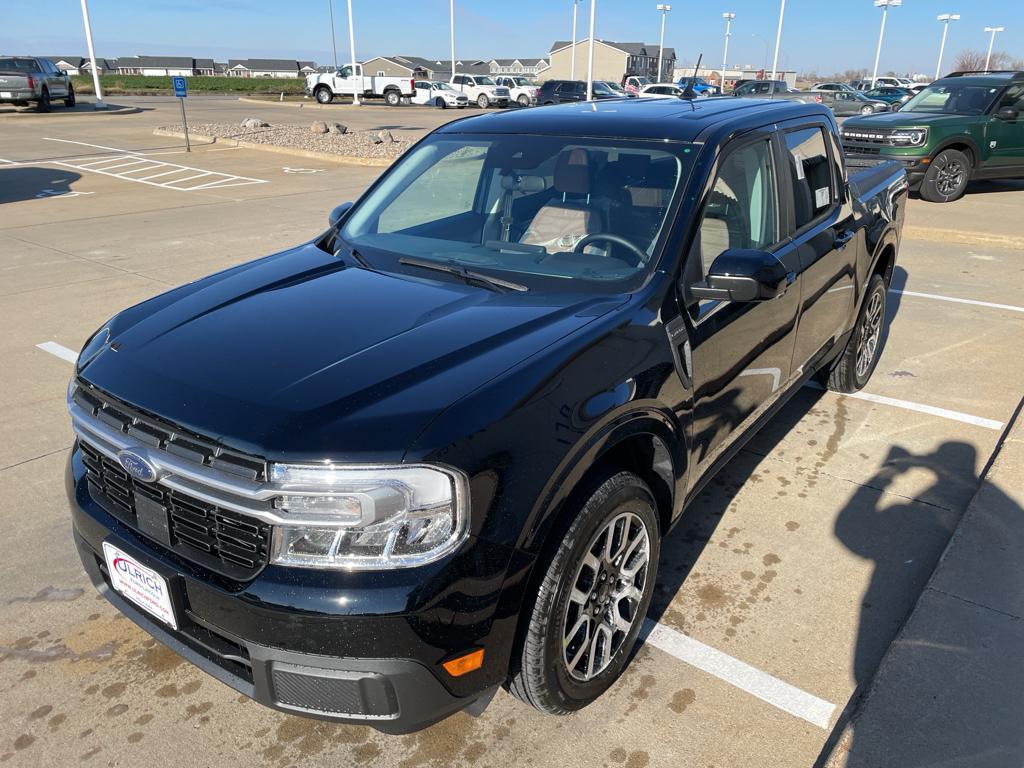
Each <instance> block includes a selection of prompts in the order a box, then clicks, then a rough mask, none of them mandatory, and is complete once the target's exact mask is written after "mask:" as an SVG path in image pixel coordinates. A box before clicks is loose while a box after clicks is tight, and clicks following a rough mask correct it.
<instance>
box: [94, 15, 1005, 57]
mask: <svg viewBox="0 0 1024 768" xmlns="http://www.w3.org/2000/svg"><path fill="white" fill-rule="evenodd" d="M82 7H83V8H84V7H85V0H82ZM985 31H986V32H991V33H992V38H991V39H990V40H989V41H988V56H986V57H985V71H986V72H987V71H988V65H989V62H991V61H992V46H993V45H995V44H996V32H1005V31H1006V27H985Z"/></svg>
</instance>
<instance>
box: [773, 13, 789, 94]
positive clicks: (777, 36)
mask: <svg viewBox="0 0 1024 768" xmlns="http://www.w3.org/2000/svg"><path fill="white" fill-rule="evenodd" d="M785 15H786V0H782V4H781V5H780V6H779V29H778V31H776V33H775V58H774V59H772V80H775V79H776V77H775V76H776V75H777V74H778V71H779V45H780V44H781V43H782V17H783V16H785Z"/></svg>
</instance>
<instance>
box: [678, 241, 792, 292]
mask: <svg viewBox="0 0 1024 768" xmlns="http://www.w3.org/2000/svg"><path fill="white" fill-rule="evenodd" d="M795 277H796V275H795V274H794V273H791V272H789V271H788V270H787V269H786V267H785V265H784V264H783V263H782V262H781V261H779V260H778V259H777V258H775V256H773V255H772V254H770V253H768V252H767V251H757V250H748V249H743V248H730V249H729V250H727V251H724V252H723V253H722V254H720V255H719V256H718V258H716V259H715V260H714V261H713V262H712V264H711V269H709V270H708V275H707V277H706V278H705V279H704V280H703V281H701V282H699V283H694V284H693V285H691V286H690V294H691V295H692V296H693V297H694V298H697V299H712V300H719V301H723V300H724V301H766V300H768V299H774V298H777V297H778V296H781V295H783V294H784V293H785V292H786V288H788V287H789V285H790V284H791V283H792V282H793V280H794V279H795Z"/></svg>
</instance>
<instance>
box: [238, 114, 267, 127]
mask: <svg viewBox="0 0 1024 768" xmlns="http://www.w3.org/2000/svg"><path fill="white" fill-rule="evenodd" d="M242 127H243V128H245V129H246V130H253V129H254V128H269V127H270V123H265V122H263V121H262V120H260V119H259V118H256V117H247V118H245V120H243V121H242Z"/></svg>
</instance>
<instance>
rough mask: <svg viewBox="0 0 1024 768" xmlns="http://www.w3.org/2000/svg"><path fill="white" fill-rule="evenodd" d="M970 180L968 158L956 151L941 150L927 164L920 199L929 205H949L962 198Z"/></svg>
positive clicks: (969, 162)
mask: <svg viewBox="0 0 1024 768" xmlns="http://www.w3.org/2000/svg"><path fill="white" fill-rule="evenodd" d="M970 178H971V161H970V158H968V157H967V155H965V154H964V153H963V152H961V151H959V150H957V149H946V150H943V151H942V152H940V153H939V154H938V155H937V156H936V157H935V159H934V160H932V161H931V163H929V164H928V172H927V173H925V175H924V181H922V182H921V197H923V198H924V199H925V200H927V201H928V202H930V203H951V202H953V201H954V200H956V199H958V198H960V197H962V196H963V194H964V192H965V191H966V190H967V182H968V181H970Z"/></svg>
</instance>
